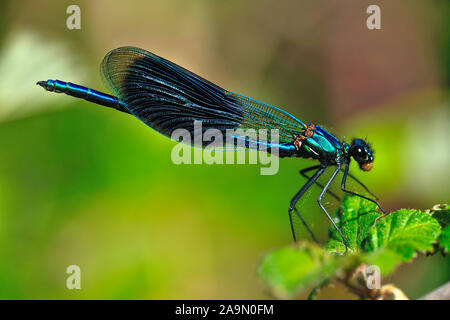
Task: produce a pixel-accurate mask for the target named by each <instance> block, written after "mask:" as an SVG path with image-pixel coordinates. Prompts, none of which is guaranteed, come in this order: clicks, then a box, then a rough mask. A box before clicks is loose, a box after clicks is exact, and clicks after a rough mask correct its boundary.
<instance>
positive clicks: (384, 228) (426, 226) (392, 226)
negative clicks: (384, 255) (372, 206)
mask: <svg viewBox="0 0 450 320" xmlns="http://www.w3.org/2000/svg"><path fill="white" fill-rule="evenodd" d="M440 231H441V226H440V225H439V223H438V222H437V220H436V219H434V218H432V217H431V216H430V215H429V214H427V213H424V212H421V211H419V210H413V209H400V210H398V211H395V212H392V213H391V214H390V215H388V216H386V217H384V218H383V219H380V221H379V222H378V223H377V224H376V225H374V227H373V228H371V229H370V232H369V236H368V241H367V243H366V250H367V251H369V252H371V251H374V250H377V249H381V248H388V249H390V250H393V251H395V252H397V253H398V254H400V255H401V256H402V260H403V261H404V262H406V261H409V260H410V259H412V258H413V257H414V256H415V253H416V251H431V250H432V249H433V244H434V243H435V242H436V239H437V237H438V236H439V234H440Z"/></svg>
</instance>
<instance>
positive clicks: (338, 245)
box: [324, 239, 345, 254]
mask: <svg viewBox="0 0 450 320" xmlns="http://www.w3.org/2000/svg"><path fill="white" fill-rule="evenodd" d="M324 249H325V250H326V251H327V252H328V253H330V254H342V253H344V252H345V245H344V243H343V242H342V241H338V240H334V239H331V240H329V241H328V242H327V243H326V244H325V245H324Z"/></svg>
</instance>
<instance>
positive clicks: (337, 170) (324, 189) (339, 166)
mask: <svg viewBox="0 0 450 320" xmlns="http://www.w3.org/2000/svg"><path fill="white" fill-rule="evenodd" d="M339 170H341V165H340V164H339V165H338V166H337V168H336V170H334V172H333V174H332V175H331V177H330V179H329V180H328V181H327V183H326V184H325V187H324V188H323V189H322V192H321V193H320V195H319V198H318V199H317V202H318V203H319V206H320V208H321V209H322V210H323V212H325V214H326V215H327V217H328V219H330V221H331V223H332V224H333V226H334V227H335V228H336V230H337V231H338V232H339V234H340V235H341V237H342V240H343V241H344V245H345V252H347V249H348V243H347V239H346V238H345V236H344V234H343V233H342V231H341V229H339V227H338V226H337V224H336V222H335V221H334V220H333V218H332V217H331V216H330V214H329V213H328V212H327V210H326V209H325V207H324V206H323V204H322V199H323V195H324V194H325V192H327V189H328V187H329V186H330V184H331V183H332V182H333V180H334V178H335V177H336V175H337V174H338V172H339Z"/></svg>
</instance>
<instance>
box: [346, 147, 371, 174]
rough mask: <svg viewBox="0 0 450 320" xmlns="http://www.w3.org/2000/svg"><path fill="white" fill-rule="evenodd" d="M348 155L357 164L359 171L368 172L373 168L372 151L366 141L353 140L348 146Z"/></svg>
mask: <svg viewBox="0 0 450 320" xmlns="http://www.w3.org/2000/svg"><path fill="white" fill-rule="evenodd" d="M349 154H350V156H352V157H353V159H355V161H356V162H358V164H359V167H360V168H361V170H364V171H370V170H371V169H372V168H373V160H374V156H373V150H372V148H371V147H370V145H369V144H368V143H367V142H366V141H364V140H362V139H354V140H353V141H352V144H351V146H350V150H349Z"/></svg>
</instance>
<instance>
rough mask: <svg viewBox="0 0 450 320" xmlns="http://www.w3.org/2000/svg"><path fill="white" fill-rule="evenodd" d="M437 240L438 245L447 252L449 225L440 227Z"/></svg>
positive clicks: (449, 235)
mask: <svg viewBox="0 0 450 320" xmlns="http://www.w3.org/2000/svg"><path fill="white" fill-rule="evenodd" d="M438 242H439V246H440V247H441V248H442V251H444V253H446V254H447V253H448V252H449V251H450V226H446V227H445V228H444V229H442V232H441V235H440V236H439V238H438Z"/></svg>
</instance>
